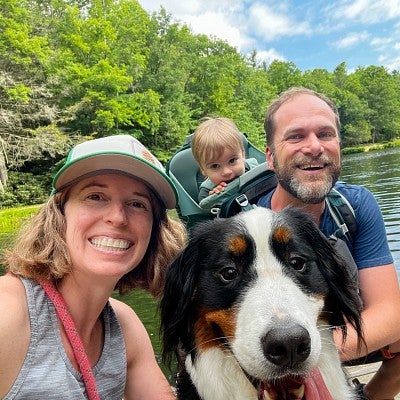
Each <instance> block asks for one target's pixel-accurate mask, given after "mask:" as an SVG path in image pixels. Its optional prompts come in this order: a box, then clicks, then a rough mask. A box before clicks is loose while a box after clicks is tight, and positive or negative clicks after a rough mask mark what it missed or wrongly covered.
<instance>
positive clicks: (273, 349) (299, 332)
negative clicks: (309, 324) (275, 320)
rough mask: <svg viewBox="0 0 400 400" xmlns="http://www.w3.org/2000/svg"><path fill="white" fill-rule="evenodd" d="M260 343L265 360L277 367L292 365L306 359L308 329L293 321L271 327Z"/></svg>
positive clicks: (308, 348) (308, 337) (308, 344)
mask: <svg viewBox="0 0 400 400" xmlns="http://www.w3.org/2000/svg"><path fill="white" fill-rule="evenodd" d="M261 343H262V347H263V351H264V354H265V357H266V358H267V360H268V361H270V362H272V363H273V364H275V365H277V366H279V367H294V366H295V365H296V364H298V363H301V362H303V361H304V360H306V359H307V357H308V356H309V355H310V350H311V338H310V335H309V333H308V331H307V330H306V329H305V328H303V327H302V326H300V325H298V324H294V323H292V324H291V323H288V324H286V325H284V326H283V325H282V326H277V327H274V328H272V329H271V330H269V331H268V332H267V334H266V335H265V336H264V337H263V338H262V340H261Z"/></svg>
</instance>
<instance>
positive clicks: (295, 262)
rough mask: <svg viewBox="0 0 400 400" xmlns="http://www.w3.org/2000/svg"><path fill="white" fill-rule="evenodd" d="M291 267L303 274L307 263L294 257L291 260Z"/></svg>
mask: <svg viewBox="0 0 400 400" xmlns="http://www.w3.org/2000/svg"><path fill="white" fill-rule="evenodd" d="M290 265H291V266H292V267H293V269H294V270H296V271H299V272H302V271H304V269H305V268H306V262H305V261H304V260H303V259H302V258H300V257H292V258H291V259H290Z"/></svg>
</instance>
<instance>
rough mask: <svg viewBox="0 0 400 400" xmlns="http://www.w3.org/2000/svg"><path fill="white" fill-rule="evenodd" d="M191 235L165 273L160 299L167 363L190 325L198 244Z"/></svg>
mask: <svg viewBox="0 0 400 400" xmlns="http://www.w3.org/2000/svg"><path fill="white" fill-rule="evenodd" d="M200 240H201V239H200V238H198V237H196V236H194V237H193V236H192V237H191V239H190V240H189V243H188V244H187V246H186V247H185V248H184V249H183V250H182V252H181V253H180V254H179V255H178V256H177V258H176V259H175V260H174V261H173V262H172V263H171V264H170V266H169V267H168V269H167V273H166V281H165V286H164V292H163V296H162V298H161V302H160V317H161V334H162V338H163V359H164V361H165V362H166V363H170V361H171V356H172V353H173V352H176V351H177V350H178V346H179V343H181V342H182V341H184V340H185V338H186V337H187V336H188V332H189V331H190V326H191V323H192V317H194V316H193V315H191V314H192V313H191V311H192V310H191V299H192V297H193V295H194V293H195V289H196V282H197V274H198V271H199V268H196V265H197V263H198V258H199V255H198V252H199V248H200V246H199V241H200Z"/></svg>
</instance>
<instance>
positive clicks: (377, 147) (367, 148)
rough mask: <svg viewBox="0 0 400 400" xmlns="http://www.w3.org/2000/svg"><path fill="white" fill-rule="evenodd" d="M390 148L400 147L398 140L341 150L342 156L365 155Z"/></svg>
mask: <svg viewBox="0 0 400 400" xmlns="http://www.w3.org/2000/svg"><path fill="white" fill-rule="evenodd" d="M392 147H400V139H397V140H393V141H392V142H386V143H376V144H363V145H360V146H353V147H345V148H343V149H342V153H343V154H355V153H365V152H367V151H374V150H383V149H389V148H392Z"/></svg>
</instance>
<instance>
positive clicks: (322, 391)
mask: <svg viewBox="0 0 400 400" xmlns="http://www.w3.org/2000/svg"><path fill="white" fill-rule="evenodd" d="M259 399H261V400H333V398H332V396H331V394H330V393H329V391H328V389H327V387H326V385H325V382H324V380H323V379H322V376H321V373H320V372H319V369H318V368H315V369H314V370H313V371H311V373H310V375H309V376H308V377H307V378H305V379H304V381H302V382H301V381H297V380H286V381H285V383H283V382H282V383H281V384H279V385H275V384H265V385H263V386H262V394H260V395H259Z"/></svg>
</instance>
